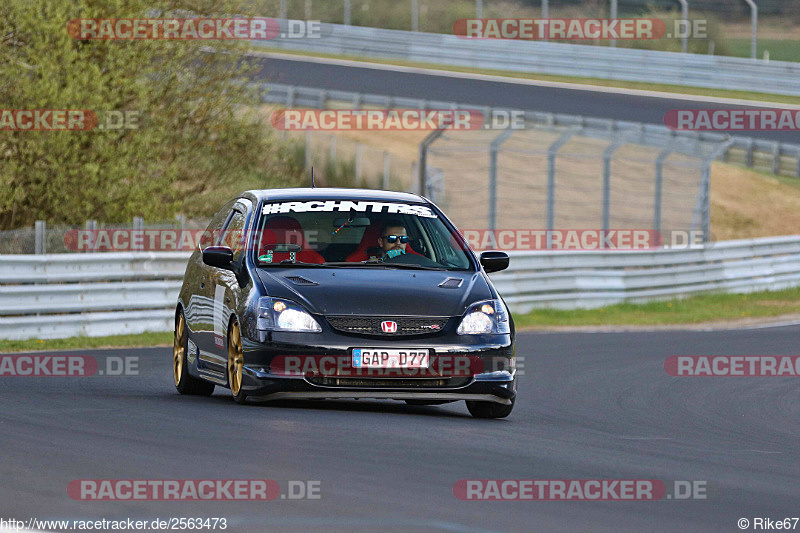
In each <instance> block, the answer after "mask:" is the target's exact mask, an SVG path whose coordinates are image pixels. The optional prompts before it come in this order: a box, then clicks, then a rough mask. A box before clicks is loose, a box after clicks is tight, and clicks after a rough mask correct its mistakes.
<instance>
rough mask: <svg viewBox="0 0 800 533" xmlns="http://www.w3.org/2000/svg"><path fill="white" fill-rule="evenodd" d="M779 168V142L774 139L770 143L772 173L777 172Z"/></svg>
mask: <svg viewBox="0 0 800 533" xmlns="http://www.w3.org/2000/svg"><path fill="white" fill-rule="evenodd" d="M780 170H781V143H780V142H778V141H775V144H773V145H772V173H773V174H776V175H777V174H778V173H779V172H780Z"/></svg>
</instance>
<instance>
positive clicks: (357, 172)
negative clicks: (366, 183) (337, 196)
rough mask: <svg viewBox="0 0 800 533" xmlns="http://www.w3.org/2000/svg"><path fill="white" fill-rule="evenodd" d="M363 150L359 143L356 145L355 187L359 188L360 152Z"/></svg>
mask: <svg viewBox="0 0 800 533" xmlns="http://www.w3.org/2000/svg"><path fill="white" fill-rule="evenodd" d="M363 149H364V147H363V145H362V144H361V143H357V144H356V187H360V186H361V151H362V150H363Z"/></svg>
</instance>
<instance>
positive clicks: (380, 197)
mask: <svg viewBox="0 0 800 533" xmlns="http://www.w3.org/2000/svg"><path fill="white" fill-rule="evenodd" d="M245 195H248V196H253V197H254V198H255V199H256V200H257V201H261V200H264V201H276V200H277V201H281V200H367V201H374V202H387V201H395V202H417V203H419V202H422V203H428V201H427V200H426V199H425V198H423V197H422V196H419V195H417V194H413V193H408V192H397V191H381V190H376V189H347V188H337V187H315V188H311V187H297V188H288V189H260V190H250V191H246V192H245V193H243V194H242V195H240V196H245Z"/></svg>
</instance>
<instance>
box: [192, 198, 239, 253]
mask: <svg viewBox="0 0 800 533" xmlns="http://www.w3.org/2000/svg"><path fill="white" fill-rule="evenodd" d="M232 207H233V202H232V201H231V202H228V203H227V204H225V206H224V207H223V208H222V209H220V210H219V211H218V212H217V214H216V215H214V217H213V218H212V219H211V222H209V224H208V227H207V228H206V230H205V231H204V232H203V234H202V235H201V236H200V242H199V246H200V249H201V250H202V249H203V248H207V247H209V246H213V245H214V244H215V243H216V242H217V238H218V237H219V235H220V232H221V231H222V226H223V225H224V224H225V221H227V220H228V215H230V212H231V208H232Z"/></svg>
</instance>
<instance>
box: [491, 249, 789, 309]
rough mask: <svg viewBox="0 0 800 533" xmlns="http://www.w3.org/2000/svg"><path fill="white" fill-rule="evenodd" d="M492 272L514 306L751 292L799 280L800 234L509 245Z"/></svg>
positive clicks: (596, 304) (566, 306) (595, 303)
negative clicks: (621, 247) (686, 244)
mask: <svg viewBox="0 0 800 533" xmlns="http://www.w3.org/2000/svg"><path fill="white" fill-rule="evenodd" d="M511 255H512V258H511V265H512V267H511V268H509V270H507V271H505V272H499V273H497V274H495V275H493V276H492V280H493V281H494V283H495V286H496V287H497V290H498V291H499V292H500V294H502V295H503V297H504V298H505V299H506V301H507V302H508V304H509V306H511V307H512V309H514V310H515V311H517V312H528V311H530V310H531V309H534V308H542V307H551V308H561V309H573V308H577V307H581V308H594V307H602V306H605V305H612V304H617V303H622V302H639V303H640V302H647V301H652V300H658V299H667V298H675V297H681V296H687V295H691V294H698V293H702V292H709V291H725V292H754V291H762V290H779V289H784V288H788V287H796V286H798V285H800V236H796V235H794V236H786V237H767V238H761V239H745V240H736V241H723V242H718V243H716V244H714V245H712V246H708V247H702V248H698V249H694V250H655V251H647V252H626V251H537V252H518V253H512V254H511Z"/></svg>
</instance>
